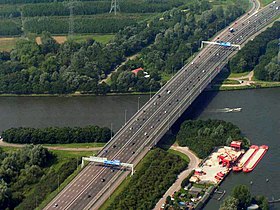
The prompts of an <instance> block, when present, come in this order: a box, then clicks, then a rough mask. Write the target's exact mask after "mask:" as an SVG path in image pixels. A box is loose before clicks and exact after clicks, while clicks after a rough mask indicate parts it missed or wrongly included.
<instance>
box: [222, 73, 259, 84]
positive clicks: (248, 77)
mask: <svg viewBox="0 0 280 210" xmlns="http://www.w3.org/2000/svg"><path fill="white" fill-rule="evenodd" d="M253 76H254V71H250V72H249V74H247V75H245V76H242V77H229V78H228V80H233V81H238V82H239V84H223V85H222V87H241V86H250V85H252V84H254V83H255V81H253V80H252V79H253Z"/></svg>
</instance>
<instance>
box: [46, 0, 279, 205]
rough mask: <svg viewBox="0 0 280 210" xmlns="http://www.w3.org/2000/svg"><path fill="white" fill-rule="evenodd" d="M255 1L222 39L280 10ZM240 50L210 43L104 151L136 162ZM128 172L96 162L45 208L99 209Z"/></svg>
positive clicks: (241, 37) (238, 35) (246, 31)
mask: <svg viewBox="0 0 280 210" xmlns="http://www.w3.org/2000/svg"><path fill="white" fill-rule="evenodd" d="M253 1H254V2H253V3H254V8H253V11H251V12H250V13H251V15H247V14H246V15H245V16H244V17H243V18H242V19H240V20H238V22H237V24H234V26H233V27H234V28H235V32H234V33H230V32H228V30H225V31H223V32H222V33H221V34H220V35H219V38H220V40H223V41H230V42H233V43H235V44H242V43H243V42H244V41H245V40H246V39H247V38H248V37H250V36H251V35H253V34H254V33H256V32H257V31H258V30H259V29H260V28H262V27H263V26H265V25H266V24H269V22H270V20H272V19H273V18H274V17H275V16H276V15H279V14H280V10H276V9H275V7H276V5H277V6H279V5H280V4H279V3H280V2H279V1H280V0H278V1H277V3H276V4H273V5H272V6H273V7H270V6H268V7H265V8H264V9H262V10H261V11H259V12H257V11H256V10H257V9H258V8H259V4H258V2H256V1H255V0H253ZM255 15H256V16H255ZM249 21H250V22H249ZM234 53H236V51H233V50H230V49H228V48H224V47H221V46H206V47H205V48H204V49H203V50H201V51H200V53H199V54H198V55H197V57H196V58H194V60H193V61H192V63H190V64H187V65H185V66H184V67H183V68H182V69H181V70H180V71H179V72H178V73H177V74H176V75H175V76H174V77H173V78H172V79H171V80H169V81H168V82H167V84H166V85H165V86H164V87H162V88H161V89H160V91H158V92H157V93H156V94H155V95H154V96H153V97H152V98H151V99H150V100H149V101H148V102H147V103H146V104H145V105H144V106H143V107H142V108H141V109H140V110H139V111H138V112H137V113H136V114H135V115H134V116H133V117H132V118H131V119H130V120H129V121H128V122H127V123H126V125H125V126H123V127H122V128H121V129H120V130H119V131H118V132H117V133H116V134H115V136H114V137H113V139H111V140H110V142H108V144H106V145H105V146H104V148H103V149H102V150H101V151H100V152H99V153H98V156H99V157H106V158H108V159H111V160H113V159H117V160H120V161H121V162H126V163H133V164H135V165H136V164H137V163H138V162H139V161H140V160H141V158H142V157H143V156H144V155H145V154H146V153H147V152H148V151H149V149H150V148H152V147H153V145H155V144H156V143H157V142H158V141H159V140H160V139H161V137H162V136H163V135H164V134H165V133H166V131H167V130H168V129H169V128H170V126H171V125H172V124H173V123H174V122H175V121H176V120H177V119H178V117H179V116H181V114H182V113H183V112H184V111H185V110H186V109H187V108H188V107H189V105H190V104H191V103H192V102H193V101H194V100H195V98H196V97H197V96H198V95H199V94H200V93H201V92H202V91H203V90H204V88H205V87H206V86H207V85H208V84H209V83H210V82H211V81H212V79H213V78H214V77H215V76H216V75H217V74H218V73H219V71H220V69H221V68H222V67H223V66H224V65H225V64H226V61H227V59H228V58H229V57H230V56H232V55H233V54H234ZM127 174H128V172H127V171H124V170H122V169H119V170H112V169H110V168H109V167H104V166H102V165H98V164H93V163H91V164H89V165H88V166H87V167H85V168H84V169H83V170H82V171H81V173H80V174H79V175H78V176H77V177H76V178H75V179H74V180H73V181H72V182H71V183H70V184H69V185H68V186H66V187H65V188H64V189H63V190H62V192H61V193H59V195H58V196H57V197H55V198H54V199H53V200H52V201H51V203H49V205H48V206H47V207H46V208H45V209H73V210H79V209H98V208H99V206H100V205H101V204H102V203H103V202H104V201H105V200H106V199H107V198H108V196H109V195H110V193H111V192H112V191H113V190H114V189H115V187H116V186H117V185H118V183H120V182H121V180H123V179H124V178H125V176H126V175H127Z"/></svg>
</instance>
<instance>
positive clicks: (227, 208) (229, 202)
mask: <svg viewBox="0 0 280 210" xmlns="http://www.w3.org/2000/svg"><path fill="white" fill-rule="evenodd" d="M237 207H238V199H237V198H234V197H232V196H228V197H226V199H225V200H224V202H223V203H222V205H221V206H220V209H219V210H237Z"/></svg>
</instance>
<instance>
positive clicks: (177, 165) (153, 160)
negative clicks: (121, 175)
mask: <svg viewBox="0 0 280 210" xmlns="http://www.w3.org/2000/svg"><path fill="white" fill-rule="evenodd" d="M187 164H188V163H187V162H186V161H185V160H183V159H181V158H180V157H179V156H178V155H174V154H171V153H168V152H166V151H164V150H162V149H155V150H152V151H150V152H149V153H148V154H147V155H146V157H145V158H144V159H143V161H142V163H141V167H140V168H139V169H138V170H137V171H136V173H135V174H134V175H133V176H132V177H131V179H130V180H129V183H128V184H127V186H126V187H125V188H124V189H123V190H122V191H121V192H120V193H119V194H118V195H117V196H116V198H115V199H114V201H112V203H111V205H110V206H109V207H108V208H107V209H108V210H111V209H112V210H115V209H153V208H154V206H155V205H156V203H157V201H158V200H159V199H160V198H161V197H162V195H163V194H164V193H165V192H166V190H167V189H168V188H169V187H170V186H171V185H172V184H173V182H174V181H175V180H176V178H177V175H178V174H179V173H180V172H181V171H182V170H184V169H185V168H186V167H187Z"/></svg>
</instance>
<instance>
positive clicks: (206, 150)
mask: <svg viewBox="0 0 280 210" xmlns="http://www.w3.org/2000/svg"><path fill="white" fill-rule="evenodd" d="M176 138H177V141H178V144H179V145H180V146H187V147H189V148H190V149H191V150H192V151H194V152H195V153H196V154H197V156H198V157H199V158H201V159H203V158H206V157H207V156H208V155H209V154H210V153H211V151H212V150H213V149H214V147H218V146H225V145H228V146H229V145H230V143H231V141H233V140H240V141H242V142H243V146H245V147H248V146H249V141H248V140H247V139H246V138H244V137H243V136H242V135H241V131H240V129H239V128H238V127H237V126H236V125H233V124H232V123H230V122H225V121H222V120H210V119H209V120H206V121H202V120H195V121H193V120H187V121H185V122H184V123H183V124H182V125H181V127H180V130H179V132H178V134H177V136H176Z"/></svg>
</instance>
